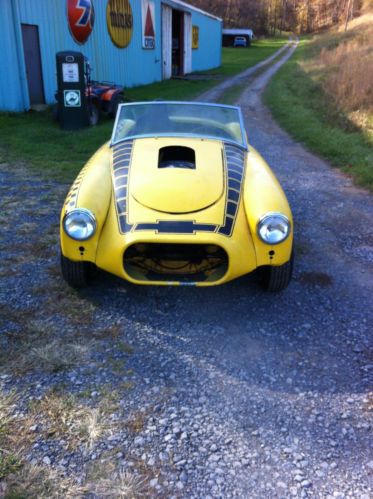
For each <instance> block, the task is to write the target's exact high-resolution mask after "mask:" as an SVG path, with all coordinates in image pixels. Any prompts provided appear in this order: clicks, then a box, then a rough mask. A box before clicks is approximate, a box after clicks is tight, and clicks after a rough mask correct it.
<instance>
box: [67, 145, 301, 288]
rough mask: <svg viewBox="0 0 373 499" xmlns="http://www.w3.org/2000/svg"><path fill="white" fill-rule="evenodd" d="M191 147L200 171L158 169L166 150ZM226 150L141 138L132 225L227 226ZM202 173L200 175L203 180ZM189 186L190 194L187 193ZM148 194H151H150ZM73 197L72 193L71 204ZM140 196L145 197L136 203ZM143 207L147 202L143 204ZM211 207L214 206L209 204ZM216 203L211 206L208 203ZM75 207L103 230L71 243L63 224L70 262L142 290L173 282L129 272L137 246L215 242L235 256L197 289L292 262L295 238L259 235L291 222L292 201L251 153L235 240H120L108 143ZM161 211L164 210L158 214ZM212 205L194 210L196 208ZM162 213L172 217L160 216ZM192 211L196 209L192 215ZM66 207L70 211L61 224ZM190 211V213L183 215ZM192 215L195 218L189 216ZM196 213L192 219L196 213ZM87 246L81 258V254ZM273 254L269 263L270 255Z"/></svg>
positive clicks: (139, 236)
mask: <svg viewBox="0 0 373 499" xmlns="http://www.w3.org/2000/svg"><path fill="white" fill-rule="evenodd" d="M176 142H177V144H178V145H187V146H188V147H191V148H193V149H195V151H196V163H197V168H196V170H182V169H167V168H166V169H164V170H162V169H158V168H157V157H158V156H157V155H158V151H159V149H160V148H161V147H164V146H166V145H173V144H174V143H176ZM222 161H223V160H222V144H221V143H220V142H219V141H216V140H207V139H206V140H200V139H182V140H181V139H177V141H176V140H174V139H169V138H159V139H139V140H136V141H134V146H133V151H132V162H131V168H130V175H129V185H128V192H129V193H132V194H135V196H133V195H131V194H130V195H129V196H128V206H127V210H128V222H129V223H130V224H136V223H155V222H157V221H159V220H167V221H170V220H174V221H177V220H178V221H185V220H194V221H195V222H196V223H209V224H216V225H221V224H223V221H224V209H225V203H226V194H227V185H226V179H225V175H222V174H221V173H220V172H221V168H223V167H224V170H225V168H226V165H223V164H222ZM199 175H200V177H199ZM183 187H184V189H185V190H187V191H188V192H187V193H183V192H182V191H183ZM147 191H148V192H147ZM70 197H71V195H70V193H69V195H68V198H67V199H70ZM137 198H139V199H137ZM140 201H141V202H140ZM211 203H212V204H211ZM210 204H211V205H210ZM75 205H76V207H81V208H88V209H90V210H91V211H92V212H93V213H94V215H95V217H96V220H97V226H98V229H97V232H96V234H95V235H94V237H92V238H91V239H90V240H89V241H84V242H82V243H80V242H77V241H73V240H72V239H71V238H69V237H68V236H67V235H66V234H65V233H64V231H63V229H62V225H61V247H62V253H63V254H64V255H65V256H66V257H67V258H69V259H71V260H75V261H79V260H83V261H90V262H94V263H95V264H96V265H97V266H98V267H99V268H101V269H103V270H106V271H108V272H111V273H112V274H115V275H117V276H119V277H121V278H124V279H127V280H129V281H131V282H135V283H138V284H159V285H165V284H168V285H169V284H174V285H178V284H180V283H178V282H177V281H175V282H171V283H170V282H167V283H165V282H155V281H152V282H144V281H136V280H134V279H132V278H130V277H129V276H128V275H126V273H125V271H124V269H123V254H124V252H125V250H126V248H127V247H128V246H130V245H132V244H135V243H140V242H145V243H151V242H157V243H184V244H190V243H198V244H215V245H218V246H220V247H222V248H223V249H224V250H225V251H226V252H227V254H228V256H229V267H228V271H227V273H226V274H225V275H224V277H223V278H221V279H220V280H219V281H215V282H200V283H197V285H198V286H211V285H214V284H221V283H223V282H227V281H229V280H231V279H234V278H236V277H239V276H241V275H244V274H246V273H249V272H251V271H253V270H254V269H255V268H257V266H260V265H282V264H283V263H286V262H287V261H288V260H289V259H290V254H291V248H292V241H293V237H292V234H291V236H290V237H289V238H288V239H287V240H286V241H285V242H284V243H281V244H278V245H276V246H269V245H267V244H264V243H263V242H262V241H261V240H260V239H259V238H258V236H257V234H256V226H257V222H258V220H259V219H260V218H261V217H262V216H263V215H265V214H266V213H268V212H272V211H279V212H281V213H283V214H284V215H286V216H287V217H288V218H289V219H290V220H291V222H292V215H291V211H290V208H289V205H288V202H287V200H286V197H285V195H284V193H283V191H282V189H281V187H280V185H279V183H278V181H277V180H276V178H275V176H274V175H273V173H272V172H271V170H270V168H269V167H268V165H267V164H266V163H265V161H264V160H263V158H262V157H261V156H260V155H259V154H258V152H257V151H255V150H254V149H253V148H252V147H250V152H249V153H248V154H247V160H246V175H245V179H244V181H243V188H242V193H241V202H240V206H239V209H238V213H237V218H236V222H235V226H234V230H233V233H232V235H231V237H227V236H225V235H221V234H218V233H217V232H196V233H195V234H193V235H191V234H186V235H185V234H183V235H181V234H157V233H155V231H154V230H144V231H134V230H133V229H132V231H130V232H128V233H127V234H121V233H120V231H119V226H118V219H117V213H116V203H115V196H114V193H113V188H112V150H111V149H110V148H109V146H108V145H107V144H106V145H104V146H103V147H102V148H101V149H100V150H99V151H98V152H97V153H96V154H95V155H94V156H93V157H92V158H91V159H90V161H89V162H88V163H87V165H86V167H85V168H84V169H83V174H82V175H81V176H80V179H79V182H78V195H77V197H76V200H75ZM150 206H152V207H153V208H154V207H156V206H158V211H156V210H154V209H152V208H151V207H150ZM203 206H208V207H207V208H206V209H200V210H199V211H198V210H197V211H194V208H196V207H197V208H198V207H202V208H203ZM159 207H161V208H162V209H164V210H166V211H167V210H169V211H172V212H173V213H164V212H162V211H159ZM192 208H193V209H192ZM68 209H69V208H68V206H66V205H65V206H64V208H63V210H62V214H61V222H62V218H63V216H64V214H65V213H66V210H68ZM181 210H184V213H180V211H181ZM187 211H189V213H185V212H187ZM190 211H193V213H190ZM81 247H84V252H83V255H81V250H80V249H79V248H81ZM271 250H273V251H275V254H274V255H273V258H272V259H270V255H269V252H270V251H271Z"/></svg>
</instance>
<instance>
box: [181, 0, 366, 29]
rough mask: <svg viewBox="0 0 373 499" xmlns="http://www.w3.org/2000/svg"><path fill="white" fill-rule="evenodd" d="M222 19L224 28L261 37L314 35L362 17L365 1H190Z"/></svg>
mask: <svg viewBox="0 0 373 499" xmlns="http://www.w3.org/2000/svg"><path fill="white" fill-rule="evenodd" d="M189 3H191V4H194V5H196V6H197V7H200V8H202V9H204V10H207V11H208V12H212V13H214V14H215V15H218V16H219V17H221V18H222V19H223V21H224V27H226V28H230V27H236V28H239V27H242V28H244V27H246V28H252V29H253V30H254V32H255V33H256V34H257V35H261V34H271V33H272V34H274V33H275V32H277V31H292V32H296V33H298V34H303V33H313V32H316V31H320V30H323V29H327V28H330V27H331V26H337V25H339V24H344V23H345V22H346V20H350V19H353V18H354V17H356V16H358V15H359V14H360V10H361V7H362V0H292V1H291V2H288V1H286V0H189Z"/></svg>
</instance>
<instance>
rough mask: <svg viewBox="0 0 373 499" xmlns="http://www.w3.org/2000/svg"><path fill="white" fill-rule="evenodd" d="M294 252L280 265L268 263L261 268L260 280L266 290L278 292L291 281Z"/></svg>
mask: <svg viewBox="0 0 373 499" xmlns="http://www.w3.org/2000/svg"><path fill="white" fill-rule="evenodd" d="M293 267H294V253H293V252H292V253H291V257H290V260H289V261H288V262H286V263H284V265H280V266H278V267H275V266H272V265H268V266H265V267H261V268H260V269H259V282H260V285H261V286H262V288H263V289H265V290H266V291H272V292H278V291H282V290H284V289H285V288H286V287H287V286H288V285H289V283H290V281H291V278H292V275H293Z"/></svg>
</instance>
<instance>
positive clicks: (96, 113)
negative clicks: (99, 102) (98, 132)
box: [88, 104, 100, 126]
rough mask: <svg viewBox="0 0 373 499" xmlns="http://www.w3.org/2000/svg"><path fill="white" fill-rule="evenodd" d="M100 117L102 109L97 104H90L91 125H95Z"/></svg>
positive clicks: (89, 118) (89, 116)
mask: <svg viewBox="0 0 373 499" xmlns="http://www.w3.org/2000/svg"><path fill="white" fill-rule="evenodd" d="M99 119H100V110H99V109H98V107H97V106H96V104H88V122H89V124H90V125H91V126H95V125H97V123H98V120H99Z"/></svg>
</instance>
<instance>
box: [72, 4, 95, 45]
mask: <svg viewBox="0 0 373 499" xmlns="http://www.w3.org/2000/svg"><path fill="white" fill-rule="evenodd" d="M67 20H68V22H69V29H70V33H71V36H72V37H73V38H74V40H75V41H76V43H80V44H83V43H85V42H86V41H87V39H88V37H89V35H90V34H91V33H92V29H93V25H94V22H95V11H94V8H93V3H92V0H67Z"/></svg>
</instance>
